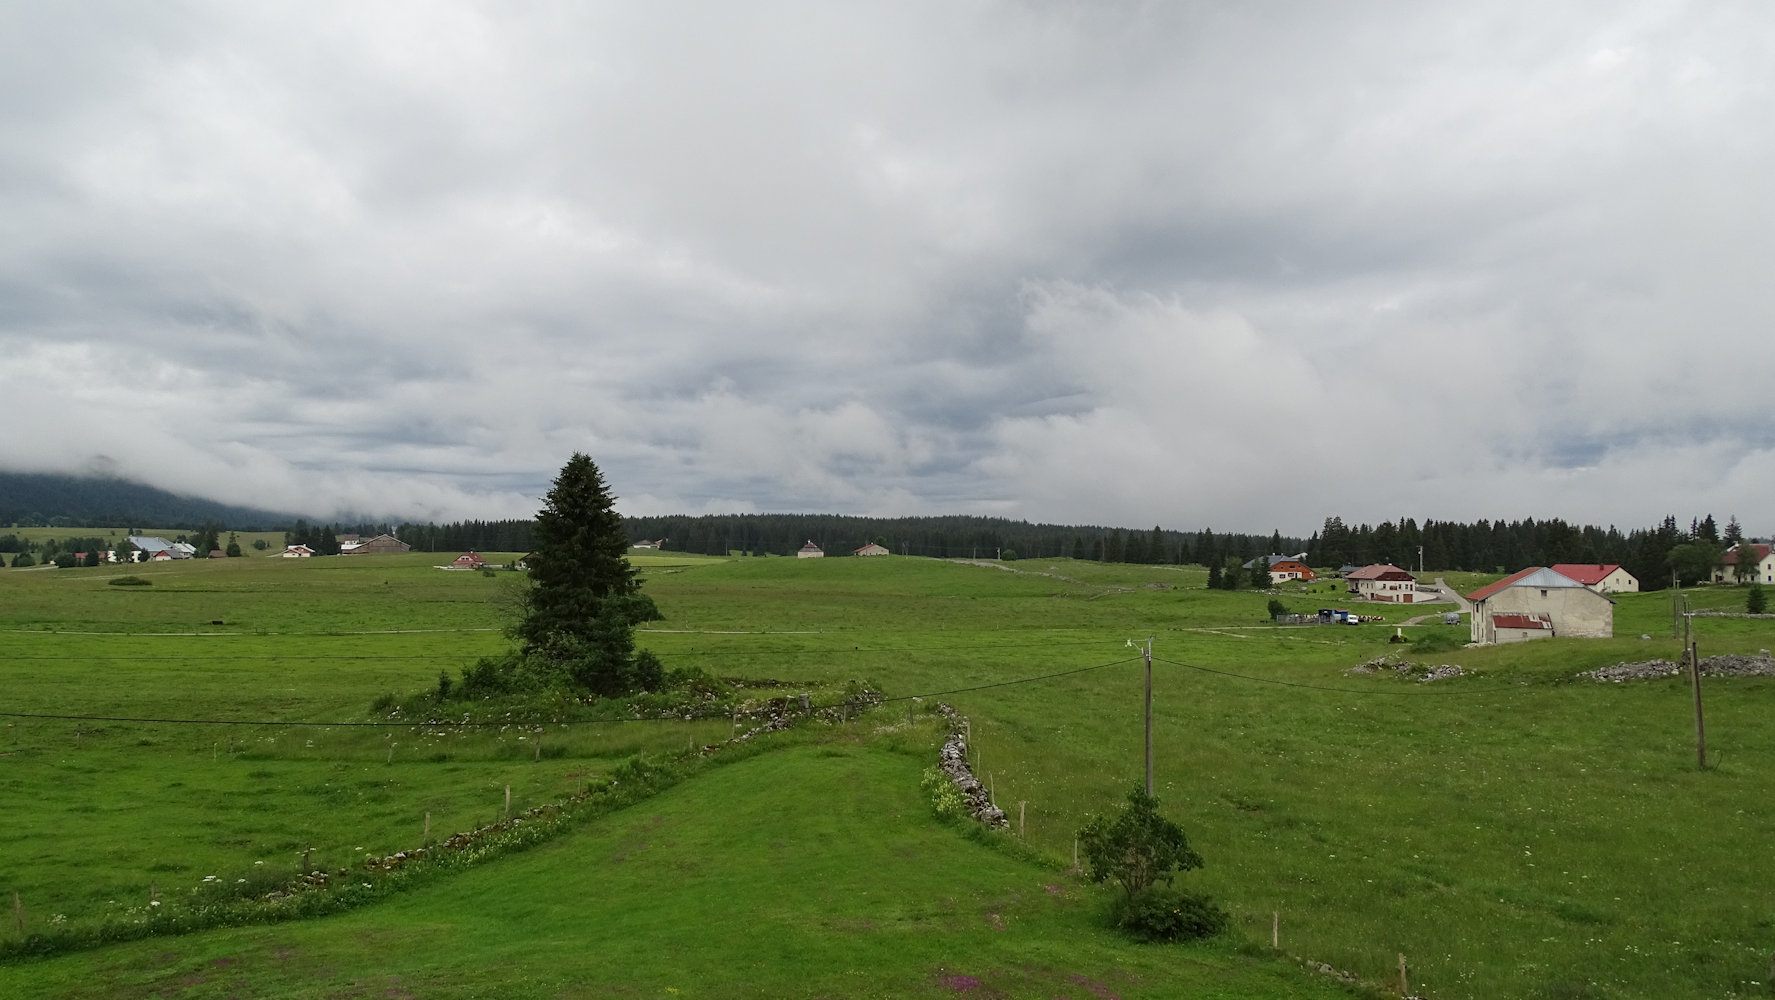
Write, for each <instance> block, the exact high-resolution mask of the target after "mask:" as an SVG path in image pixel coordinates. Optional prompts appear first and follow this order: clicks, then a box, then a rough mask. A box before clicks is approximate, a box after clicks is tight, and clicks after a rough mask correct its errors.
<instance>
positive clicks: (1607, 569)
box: [1553, 563, 1639, 594]
mask: <svg viewBox="0 0 1775 1000" xmlns="http://www.w3.org/2000/svg"><path fill="white" fill-rule="evenodd" d="M1553 572H1555V573H1558V574H1559V575H1560V576H1569V577H1571V578H1572V579H1574V580H1576V581H1578V582H1579V583H1581V584H1583V585H1584V586H1586V587H1589V588H1590V589H1591V590H1594V591H1596V592H1597V593H1599V594H1637V593H1639V578H1638V577H1636V576H1634V575H1633V574H1632V573H1629V572H1627V571H1626V570H1624V569H1622V568H1621V567H1620V566H1617V565H1615V564H1614V563H1555V564H1554V566H1553Z"/></svg>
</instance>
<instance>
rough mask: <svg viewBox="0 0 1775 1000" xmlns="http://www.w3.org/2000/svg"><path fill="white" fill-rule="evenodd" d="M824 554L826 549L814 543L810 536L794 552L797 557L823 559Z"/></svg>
mask: <svg viewBox="0 0 1775 1000" xmlns="http://www.w3.org/2000/svg"><path fill="white" fill-rule="evenodd" d="M825 556H826V550H825V549H822V548H820V547H819V546H818V545H815V544H814V543H813V539H811V538H810V539H808V542H807V544H806V545H803V546H802V547H801V548H800V550H799V551H797V552H796V553H795V558H797V559H823V558H825Z"/></svg>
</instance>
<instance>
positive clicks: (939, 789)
mask: <svg viewBox="0 0 1775 1000" xmlns="http://www.w3.org/2000/svg"><path fill="white" fill-rule="evenodd" d="M919 785H920V786H921V787H923V788H924V790H925V794H926V795H929V796H930V797H931V811H932V812H934V813H936V814H937V818H938V819H966V818H967V816H968V800H967V799H966V798H965V797H964V796H963V795H962V793H961V789H959V788H957V787H955V781H954V780H953V779H951V778H950V777H949V774H948V773H947V772H945V771H944V770H943V769H942V768H938V767H928V768H925V772H924V776H923V777H922V778H921V779H920V780H919Z"/></svg>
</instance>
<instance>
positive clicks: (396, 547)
mask: <svg viewBox="0 0 1775 1000" xmlns="http://www.w3.org/2000/svg"><path fill="white" fill-rule="evenodd" d="M412 548H413V546H411V545H408V544H407V543H406V542H403V541H401V540H400V539H398V538H396V537H394V536H393V535H377V536H376V537H375V538H371V539H367V540H365V541H362V542H359V543H358V544H356V545H354V546H352V547H351V548H350V549H347V548H345V546H344V545H340V547H339V554H340V555H353V556H374V555H390V554H394V553H400V552H406V551H408V550H410V549H412Z"/></svg>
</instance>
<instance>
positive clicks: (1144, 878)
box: [1079, 785, 1202, 899]
mask: <svg viewBox="0 0 1775 1000" xmlns="http://www.w3.org/2000/svg"><path fill="white" fill-rule="evenodd" d="M1079 849H1080V851H1081V852H1082V853H1083V854H1084V858H1085V863H1086V865H1087V869H1086V870H1087V872H1088V874H1089V875H1090V877H1091V881H1093V882H1103V881H1107V880H1110V879H1114V880H1115V881H1116V882H1118V883H1120V885H1121V887H1122V891H1123V892H1124V893H1126V894H1127V896H1128V897H1129V898H1130V899H1132V898H1133V897H1135V896H1138V895H1140V894H1141V893H1142V892H1145V891H1146V890H1147V889H1148V888H1150V887H1151V886H1153V885H1155V884H1157V883H1161V882H1162V883H1166V884H1169V883H1170V881H1171V878H1172V876H1173V875H1174V874H1176V873H1177V872H1180V871H1188V870H1190V869H1191V868H1200V867H1202V856H1201V855H1200V854H1197V853H1196V852H1195V850H1194V849H1192V848H1191V847H1190V845H1189V838H1188V837H1186V836H1184V833H1183V828H1182V827H1180V826H1178V825H1177V824H1176V823H1173V822H1171V821H1170V820H1168V819H1166V818H1165V817H1163V816H1160V815H1159V800H1158V799H1156V798H1153V797H1152V796H1151V795H1148V794H1146V790H1145V789H1144V788H1142V787H1140V786H1139V785H1135V786H1134V787H1133V788H1131V789H1129V790H1128V802H1127V804H1126V805H1125V806H1123V807H1122V811H1121V812H1120V813H1117V814H1116V815H1115V816H1113V817H1111V816H1099V817H1097V818H1095V819H1093V820H1092V821H1091V822H1089V823H1087V824H1085V828H1084V829H1082V830H1080V831H1079Z"/></svg>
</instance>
